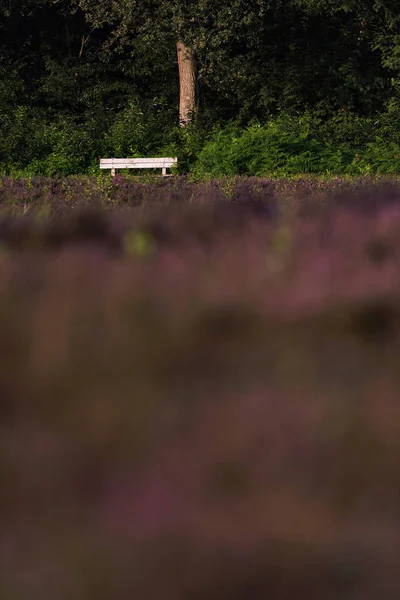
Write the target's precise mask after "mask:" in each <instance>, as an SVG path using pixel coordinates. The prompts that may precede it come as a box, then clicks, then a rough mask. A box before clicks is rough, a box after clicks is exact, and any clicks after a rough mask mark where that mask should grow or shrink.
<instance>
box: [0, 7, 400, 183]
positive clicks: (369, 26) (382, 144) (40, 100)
mask: <svg viewBox="0 0 400 600" xmlns="http://www.w3.org/2000/svg"><path fill="white" fill-rule="evenodd" d="M86 5H88V6H86ZM97 5H98V6H97V9H98V10H97V13H96V19H97V20H94V19H93V18H92V17H93V12H96V1H95V0H94V1H92V0H90V1H86V0H82V1H81V2H80V3H79V2H78V3H76V2H74V1H73V0H56V1H49V0H2V3H1V6H0V172H1V173H2V174H7V175H13V176H21V175H54V174H57V173H60V174H64V175H67V174H79V173H95V172H97V170H98V160H99V158H100V157H106V156H120V157H128V156H129V157H134V156H171V155H172V156H178V157H179V164H180V170H181V171H192V172H193V173H197V174H199V175H200V176H205V175H207V174H211V175H224V174H236V173H237V174H242V175H291V174H296V173H308V172H311V173H320V174H327V175H329V174H333V173H340V174H345V173H346V174H347V173H348V174H354V175H357V174H365V173H375V172H378V173H385V174H397V173H400V145H399V133H400V89H399V84H400V8H399V7H398V6H397V3H396V2H395V1H392V2H390V1H382V2H381V1H373V0H366V1H363V2H359V1H357V0H348V1H339V0H337V1H333V0H332V1H330V0H327V1H324V2H320V1H319V0H285V2H282V1H281V0H276V1H269V2H268V1H265V2H261V1H259V0H252V1H249V2H246V3H244V2H242V1H241V0H235V1H233V2H229V3H228V2H225V1H221V3H218V8H217V7H215V10H214V11H213V8H212V7H213V5H212V4H210V3H209V2H207V0H193V2H187V3H182V6H181V5H180V3H179V1H176V2H168V3H167V2H165V1H164V0H158V1H155V0H153V1H150V0H138V1H137V2H133V1H131V0H112V1H110V2H108V5H109V10H108V12H106V11H104V14H100V17H99V11H100V13H101V11H102V8H101V7H102V6H103V7H104V6H105V5H104V3H103V4H101V3H100V2H97ZM113 6H114V8H115V7H116V6H117V7H118V10H119V14H120V13H121V12H122V13H123V14H125V15H126V18H127V19H128V17H129V18H131V20H132V14H133V15H134V20H133V21H132V22H133V25H132V27H131V26H130V29H129V31H124V32H123V35H120V36H119V37H118V35H116V31H117V34H118V27H119V26H120V24H121V23H123V22H124V18H120V22H119V23H118V22H117V21H116V20H115V21H114V20H113V17H112V14H113V12H112V9H113ZM171 6H173V10H175V13H174V18H175V19H176V14H179V15H181V16H180V17H179V18H181V23H182V28H181V29H182V32H181V34H182V35H183V37H185V35H186V39H187V41H188V43H192V42H193V39H194V37H195V38H196V40H197V42H198V43H197V45H195V52H196V60H197V65H198V69H197V74H198V82H197V86H198V90H197V91H198V107H197V110H196V114H195V116H194V118H193V122H192V124H190V125H189V126H187V127H185V128H182V127H179V120H178V105H179V97H178V96H179V80H178V68H177V58H176V47H175V37H174V36H175V32H174V30H173V28H172V27H170V22H169V12H168V11H169V10H170V9H171V10H172V8H171ZM184 6H185V8H184V9H183V8H182V7H184ZM188 6H189V8H190V11H189V9H188V8H187V7H188ZM124 11H125V12H124ZM176 11H177V12H176ZM185 11H186V12H185ZM171 14H172V13H171ZM197 14H198V15H199V18H198V19H197V17H196V15H197ZM149 15H150V17H151V18H150V17H149ZM193 15H194V16H193ZM171 18H172V17H171ZM126 22H128V21H126ZM129 23H130V21H129ZM126 29H127V28H126Z"/></svg>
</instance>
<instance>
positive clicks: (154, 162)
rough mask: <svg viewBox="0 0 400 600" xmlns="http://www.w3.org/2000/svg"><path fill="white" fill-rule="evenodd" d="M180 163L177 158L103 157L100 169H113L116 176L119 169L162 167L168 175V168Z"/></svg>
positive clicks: (163, 172)
mask: <svg viewBox="0 0 400 600" xmlns="http://www.w3.org/2000/svg"><path fill="white" fill-rule="evenodd" d="M177 164H178V159H177V158H101V159H100V169H111V175H112V176H113V177H114V175H115V173H116V170H117V169H162V175H163V177H167V176H168V175H167V169H169V168H170V167H174V166H176V165H177Z"/></svg>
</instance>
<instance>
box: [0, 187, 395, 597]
mask: <svg viewBox="0 0 400 600" xmlns="http://www.w3.org/2000/svg"><path fill="white" fill-rule="evenodd" d="M0 289H1V293H0V364H1V367H0V429H1V431H0V598H1V600H132V599H135V600H377V599H379V600H392V599H393V600H395V599H396V600H398V598H400V577H399V567H400V558H399V557H400V535H399V534H400V531H399V529H400V394H399V386H400V303H399V300H400V181H399V180H395V179H383V178H375V179H372V178H362V179H353V180H344V179H340V178H332V179H327V180H322V179H310V178H304V179H295V180H284V179H281V180H276V181H273V180H263V179H255V178H254V179H253V178H249V179H245V178H236V179H226V180H219V181H209V182H197V183H196V182H193V181H190V180H188V179H185V178H178V177H176V178H175V177H171V178H168V179H165V180H163V179H161V178H160V179H156V180H154V181H153V183H151V182H142V181H141V180H140V179H138V178H135V177H132V176H129V177H123V176H119V175H118V176H117V177H115V178H114V179H111V178H110V177H102V178H94V177H93V178H90V177H85V178H83V177H81V178H78V177H76V178H64V179H45V178H32V179H30V180H20V181H16V180H12V179H7V178H5V179H2V180H1V181H0Z"/></svg>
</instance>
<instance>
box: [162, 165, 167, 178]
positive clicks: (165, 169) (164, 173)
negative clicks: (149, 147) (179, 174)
mask: <svg viewBox="0 0 400 600" xmlns="http://www.w3.org/2000/svg"><path fill="white" fill-rule="evenodd" d="M162 174H163V177H165V175H166V174H167V167H163V168H162Z"/></svg>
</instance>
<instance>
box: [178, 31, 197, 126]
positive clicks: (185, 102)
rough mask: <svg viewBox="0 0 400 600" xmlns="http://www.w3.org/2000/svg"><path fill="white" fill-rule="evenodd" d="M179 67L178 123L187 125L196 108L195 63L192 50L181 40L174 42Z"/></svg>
mask: <svg viewBox="0 0 400 600" xmlns="http://www.w3.org/2000/svg"><path fill="white" fill-rule="evenodd" d="M176 49H177V54H178V67H179V88H180V90H179V92H180V95H179V123H180V125H181V127H185V125H188V124H189V123H190V122H191V120H192V118H193V113H194V109H195V108H196V63H195V60H194V56H193V51H192V50H191V49H190V48H187V47H186V46H185V44H184V43H183V42H181V41H179V42H177V44H176Z"/></svg>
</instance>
